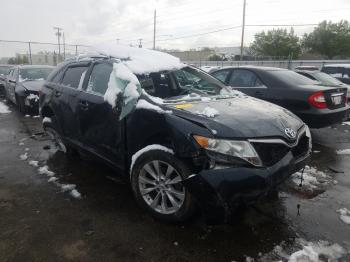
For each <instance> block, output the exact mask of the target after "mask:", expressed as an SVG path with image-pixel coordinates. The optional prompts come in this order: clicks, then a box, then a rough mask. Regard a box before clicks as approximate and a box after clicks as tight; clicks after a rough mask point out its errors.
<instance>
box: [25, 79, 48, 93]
mask: <svg viewBox="0 0 350 262" xmlns="http://www.w3.org/2000/svg"><path fill="white" fill-rule="evenodd" d="M44 82H45V81H44V80H34V81H24V82H22V83H21V85H22V86H23V87H24V88H25V89H27V90H28V91H39V89H40V88H41V87H42V86H43V84H44Z"/></svg>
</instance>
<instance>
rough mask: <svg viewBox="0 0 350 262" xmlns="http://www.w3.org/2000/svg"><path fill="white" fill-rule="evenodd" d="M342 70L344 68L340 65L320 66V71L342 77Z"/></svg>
mask: <svg viewBox="0 0 350 262" xmlns="http://www.w3.org/2000/svg"><path fill="white" fill-rule="evenodd" d="M343 71H344V68H342V67H335V66H330V67H324V68H322V72H325V73H327V74H331V75H337V76H339V77H342V75H343Z"/></svg>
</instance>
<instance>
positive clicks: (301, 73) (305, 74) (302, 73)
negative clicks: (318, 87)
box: [298, 72, 317, 81]
mask: <svg viewBox="0 0 350 262" xmlns="http://www.w3.org/2000/svg"><path fill="white" fill-rule="evenodd" d="M298 74H300V75H303V76H306V77H307V78H310V79H312V80H315V81H317V79H316V78H314V77H313V76H312V75H309V74H308V73H304V72H299V73H298Z"/></svg>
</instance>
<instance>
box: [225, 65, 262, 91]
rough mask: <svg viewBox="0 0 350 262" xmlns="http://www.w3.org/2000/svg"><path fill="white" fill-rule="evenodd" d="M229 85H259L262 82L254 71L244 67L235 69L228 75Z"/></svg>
mask: <svg viewBox="0 0 350 262" xmlns="http://www.w3.org/2000/svg"><path fill="white" fill-rule="evenodd" d="M229 85H230V86H232V87H259V86H263V83H262V82H261V81H260V79H259V78H258V77H257V76H256V74H255V73H253V72H251V71H249V70H245V69H235V70H234V71H233V73H232V75H231V77H230V81H229Z"/></svg>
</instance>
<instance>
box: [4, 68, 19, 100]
mask: <svg viewBox="0 0 350 262" xmlns="http://www.w3.org/2000/svg"><path fill="white" fill-rule="evenodd" d="M17 81H18V68H14V69H13V71H12V74H11V75H10V76H9V78H8V82H7V91H8V94H9V98H10V100H11V101H12V102H13V103H16V96H15V89H16V84H17Z"/></svg>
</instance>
